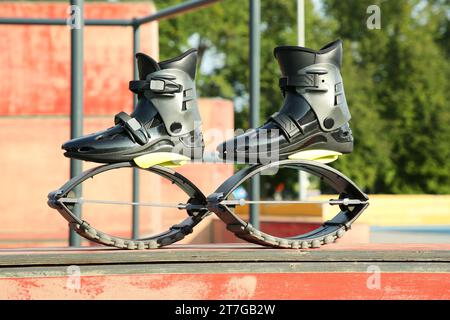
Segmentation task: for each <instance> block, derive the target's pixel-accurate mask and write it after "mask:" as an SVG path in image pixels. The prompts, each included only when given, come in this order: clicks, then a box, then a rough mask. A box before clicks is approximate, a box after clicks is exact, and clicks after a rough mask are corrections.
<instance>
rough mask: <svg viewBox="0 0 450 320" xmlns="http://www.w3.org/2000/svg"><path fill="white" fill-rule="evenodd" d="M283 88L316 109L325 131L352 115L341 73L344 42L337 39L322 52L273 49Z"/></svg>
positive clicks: (333, 128)
mask: <svg viewBox="0 0 450 320" xmlns="http://www.w3.org/2000/svg"><path fill="white" fill-rule="evenodd" d="M274 55H275V58H276V59H277V61H278V64H279V66H280V70H281V73H282V76H281V78H280V88H281V89H282V90H283V91H285V92H286V91H288V92H295V93H296V94H299V95H301V96H302V97H303V98H305V100H306V101H307V102H308V104H309V105H310V106H311V108H312V109H313V111H314V113H315V115H316V116H317V119H318V121H319V124H320V127H321V129H322V130H323V131H333V130H336V129H338V128H339V127H341V126H343V125H344V124H346V123H347V122H348V121H349V120H350V118H351V115H350V111H349V109H348V105H347V101H346V98H345V93H344V84H343V81H342V76H341V72H340V69H341V66H342V42H341V41H340V40H336V41H334V42H331V43H329V44H327V45H326V46H324V47H323V48H322V49H320V50H319V51H315V50H312V49H309V48H304V47H295V46H280V47H276V48H275V50H274Z"/></svg>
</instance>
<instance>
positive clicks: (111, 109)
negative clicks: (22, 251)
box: [0, 0, 450, 247]
mask: <svg viewBox="0 0 450 320" xmlns="http://www.w3.org/2000/svg"><path fill="white" fill-rule="evenodd" d="M181 2H182V1H176V0H154V1H142V0H141V1H123V0H122V1H85V17H86V18H98V19H109V18H133V17H140V16H144V15H148V14H151V13H154V12H156V11H157V10H159V9H163V8H165V7H169V6H172V5H175V4H179V3H181ZM304 2H305V36H306V37H305V43H306V47H309V48H312V49H319V48H320V47H322V46H323V45H325V44H326V43H328V42H330V41H332V40H334V39H336V38H340V39H342V40H343V43H344V59H343V68H342V73H343V74H342V76H343V79H344V83H345V90H346V97H347V101H348V105H349V107H350V111H351V114H352V120H351V121H350V125H351V128H352V130H353V135H354V137H355V149H354V152H353V153H352V154H350V155H346V156H343V157H340V158H339V160H338V161H336V162H333V163H332V164H331V166H333V167H335V168H336V169H338V170H340V171H341V172H342V173H344V174H345V175H346V176H348V177H349V178H351V179H352V180H353V181H354V182H355V183H356V184H357V185H359V186H360V188H361V189H362V190H364V191H365V192H366V193H368V194H369V196H370V199H371V204H370V206H369V208H368V209H367V210H366V212H364V213H363V215H362V216H361V217H360V218H359V220H358V221H357V224H355V226H354V230H353V231H352V232H350V233H348V234H347V235H346V237H344V238H343V239H342V241H349V242H353V243H355V242H410V243H411V242H416V243H426V242H445V243H450V195H449V193H450V161H449V158H450V125H449V124H450V84H449V81H448V79H449V78H450V61H449V55H450V24H449V18H450V2H449V1H448V0H384V1H383V0H379V1H376V0H305V1H304ZM371 5H377V6H378V7H379V8H380V25H379V27H380V28H379V29H378V28H375V29H371V28H368V26H367V20H368V19H369V17H370V16H371V14H372V13H370V12H368V8H369V6H371ZM67 7H68V4H67V1H2V2H0V17H35V18H47V17H48V18H65V17H67ZM248 24H249V4H248V1H241V0H224V1H222V2H219V3H217V4H214V5H211V6H208V7H205V8H202V9H201V10H198V11H195V12H190V13H187V14H183V15H181V16H178V17H174V18H170V19H167V20H162V21H160V22H159V23H157V22H152V23H150V24H148V25H145V26H143V27H142V30H141V33H140V40H141V41H140V42H141V51H142V52H145V53H147V54H149V55H150V56H152V57H154V58H155V59H157V60H164V59H168V58H172V57H174V56H176V55H179V54H180V53H182V52H183V51H185V50H187V49H188V48H191V47H193V48H197V49H198V53H199V63H198V76H197V90H198V94H199V95H200V97H201V100H200V107H201V113H202V118H203V122H204V125H203V127H204V129H205V130H207V129H219V130H221V131H222V132H228V135H229V134H230V132H231V134H232V129H234V128H243V129H248V128H249V122H248V119H249V112H248V110H249V107H248V106H249V47H248V41H249V28H248ZM84 32H85V43H84V60H85V62H84V86H85V94H84V113H85V119H84V133H85V134H86V133H90V132H94V131H98V130H100V129H103V128H106V127H108V126H110V125H111V124H112V122H113V120H112V119H113V115H114V114H116V113H117V112H119V111H122V110H125V111H127V112H130V111H131V110H132V93H131V92H129V91H128V81H129V80H131V78H132V76H133V63H134V61H133V60H132V55H131V52H132V33H131V30H130V28H126V27H118V28H109V27H86V28H85V30H84ZM297 36H298V34H297V1H294V0H270V1H269V0H262V1H261V74H260V79H261V98H260V114H261V119H260V121H261V122H264V121H265V119H267V118H268V117H269V116H270V115H271V114H273V113H274V112H275V111H277V110H278V109H279V107H280V106H281V103H282V95H281V92H280V90H279V87H278V78H279V76H280V72H279V70H278V65H277V63H276V61H275V59H274V57H273V49H274V47H276V46H278V45H296V44H297ZM69 113H70V29H69V28H67V27H65V26H19V25H17V26H12V25H1V26H0V147H1V149H2V156H1V157H0V170H1V172H2V178H1V185H0V195H1V199H2V201H1V203H0V212H1V213H0V247H21V246H55V245H66V244H67V234H68V231H67V225H66V222H65V220H63V219H62V218H61V217H60V216H59V215H58V214H57V213H56V211H54V210H52V209H50V208H48V207H47V205H46V195H47V193H48V192H50V191H51V190H54V189H56V188H58V187H59V186H60V185H62V184H63V183H64V181H66V180H67V179H68V177H69V160H68V159H67V158H64V157H63V155H62V151H61V149H60V146H61V144H62V143H63V142H64V141H66V140H67V139H68V138H69V134H70V131H69ZM219 142H220V141H214V140H213V139H211V140H210V141H206V143H207V144H208V147H207V148H208V149H210V150H214V148H215V146H216V144H217V143H219ZM92 166H93V164H89V163H85V164H84V168H85V169H86V168H90V167H92ZM236 168H237V167H236ZM236 168H235V167H234V166H233V165H226V164H202V165H198V164H197V165H188V166H185V167H183V168H181V169H180V172H181V173H183V174H184V175H186V176H187V177H188V178H190V179H191V180H192V181H193V182H194V183H196V184H198V185H199V187H200V189H201V190H202V191H204V193H205V194H209V193H211V192H213V191H214V190H215V188H216V187H217V186H218V185H220V183H221V182H223V181H224V180H225V179H226V178H227V177H229V176H231V175H232V173H233V172H234V171H235V170H236ZM112 181H114V182H115V183H112ZM96 182H97V181H96ZM170 188H172V187H171V186H170V183H169V182H167V181H163V180H162V179H161V178H158V177H149V178H148V179H147V178H143V179H142V180H141V196H142V198H143V199H149V201H150V200H155V199H156V200H167V201H169V200H171V201H173V200H174V199H176V201H175V202H177V201H178V200H179V201H178V202H180V201H183V197H184V195H183V194H180V193H179V191H177V190H172V189H170ZM246 189H247V188H246V186H243V187H242V188H240V189H239V190H238V192H240V195H239V194H237V195H236V197H240V196H245V195H246V193H247V191H248V190H246ZM85 191H86V192H88V193H89V192H91V194H92V196H96V197H100V198H105V197H110V198H113V199H117V197H123V199H130V198H131V192H132V191H131V173H129V172H120V173H116V174H113V175H111V177H110V178H105V179H100V181H98V182H97V185H96V186H95V187H92V188H89V187H88V188H86V190H85ZM298 192H299V183H298V175H297V174H294V173H292V172H287V171H286V172H284V171H283V172H280V173H279V174H278V175H276V176H273V177H271V176H268V177H264V179H262V184H261V193H262V198H263V199H296V198H297V197H298ZM327 192H328V190H326V189H324V188H323V186H321V185H320V183H319V182H318V181H317V180H316V179H315V178H314V177H309V183H308V189H307V193H308V196H309V197H315V198H321V197H323V198H325V199H327V195H326V194H327ZM86 209H88V208H86ZM332 209H333V208H328V207H325V206H322V205H318V206H313V207H311V206H310V207H308V208H306V207H303V208H302V207H301V206H300V207H290V208H280V207H278V208H277V207H276V206H272V207H270V208H268V207H267V208H265V207H262V208H261V224H262V228H263V230H277V232H278V233H279V235H284V232H285V233H286V234H287V233H290V232H293V233H296V232H297V233H298V232H300V231H302V232H303V231H305V230H306V231H307V230H309V229H311V228H313V227H316V226H318V225H319V224H320V223H321V222H323V221H324V220H327V219H329V218H331V217H332V216H333V210H332ZM119 211H120V212H119ZM122 211H123V212H122ZM147 211H148V212H147ZM147 211H143V212H142V219H141V225H140V232H141V233H142V234H146V233H149V232H152V230H153V229H154V228H155V225H157V226H158V227H161V228H164V227H165V226H170V225H172V224H173V223H174V221H176V220H180V219H181V214H182V213H175V212H171V211H170V212H169V211H167V212H163V211H161V210H159V211H157V212H156V211H154V210H153V211H151V210H147ZM241 211H242V212H241V214H242V215H244V216H245V215H247V211H248V208H242V210H241ZM183 214H184V213H183ZM83 216H84V217H85V218H86V220H87V221H89V222H90V223H91V224H92V225H94V226H96V227H98V228H99V229H102V230H105V231H107V232H111V233H114V234H115V235H121V236H129V233H130V228H131V227H130V225H131V214H130V210H129V208H128V209H113V208H103V209H100V208H98V207H96V209H92V210H91V211H90V210H84V211H83ZM184 241H185V242H231V241H235V239H234V236H233V235H232V234H229V233H227V231H226V230H225V229H224V226H223V223H222V222H220V221H218V220H217V219H215V218H214V217H210V218H209V219H208V221H207V223H204V224H202V225H201V227H199V229H198V230H197V231H196V232H194V234H192V235H190V236H189V237H187V238H186V239H185V240H184ZM84 244H85V245H90V244H89V243H84Z"/></svg>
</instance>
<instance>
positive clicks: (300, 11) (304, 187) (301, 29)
mask: <svg viewBox="0 0 450 320" xmlns="http://www.w3.org/2000/svg"><path fill="white" fill-rule="evenodd" d="M297 44H298V45H299V46H300V47H304V46H305V1H304V0H297ZM298 186H299V188H298V198H299V200H305V199H306V198H307V192H308V174H307V173H306V172H305V171H299V173H298Z"/></svg>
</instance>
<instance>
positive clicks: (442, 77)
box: [325, 0, 450, 193]
mask: <svg viewBox="0 0 450 320" xmlns="http://www.w3.org/2000/svg"><path fill="white" fill-rule="evenodd" d="M373 3H374V1H369V0H367V1H366V0H365V1H361V0H348V1H338V0H325V9H326V12H327V13H328V15H329V16H330V17H331V18H334V20H335V21H336V23H337V29H336V30H335V33H336V34H339V35H340V37H342V38H343V39H344V41H345V43H346V47H347V48H351V50H349V51H347V52H346V56H345V61H344V79H345V83H346V86H347V87H346V90H347V97H348V100H349V105H350V107H351V111H352V113H353V116H354V117H353V118H354V120H353V121H352V127H353V128H354V130H355V132H356V134H355V136H356V139H357V143H356V150H355V152H354V153H353V154H352V155H351V156H349V157H346V158H345V159H343V161H340V162H338V163H337V167H338V168H340V169H343V168H345V171H346V172H349V175H350V176H351V177H353V178H355V180H356V181H357V182H358V183H360V184H363V185H364V184H365V186H366V187H367V188H368V189H369V190H371V191H374V192H380V191H381V192H388V193H390V192H392V193H421V192H426V193H448V192H450V183H449V182H450V180H449V178H450V162H449V161H448V157H449V156H450V148H449V139H450V131H449V128H450V127H449V126H448V124H449V123H450V122H449V116H450V110H449V103H448V101H449V99H450V96H449V90H448V89H449V87H448V81H447V79H448V78H449V62H448V59H445V52H444V51H445V46H447V54H448V44H447V42H448V38H447V42H444V41H442V39H444V38H445V34H447V35H448V20H447V21H446V25H447V29H446V30H445V29H443V28H442V25H443V20H444V19H443V18H442V16H445V13H447V14H448V9H449V8H448V5H447V6H443V5H442V3H440V5H439V6H437V5H436V4H437V2H436V1H419V0H402V1H378V2H375V3H377V4H378V5H379V7H380V9H381V19H382V27H381V29H380V30H369V29H367V28H365V27H364V23H365V19H367V17H368V15H367V14H366V8H367V7H368V6H369V5H371V4H373ZM436 16H440V17H441V19H435V17H436ZM358 26H359V27H358ZM358 141H361V142H360V143H358ZM365 163H366V165H367V168H364V164H365ZM352 168H353V170H351V169H352ZM354 169H356V170H354ZM374 170H375V171H374Z"/></svg>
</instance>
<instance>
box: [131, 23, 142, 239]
mask: <svg viewBox="0 0 450 320" xmlns="http://www.w3.org/2000/svg"><path fill="white" fill-rule="evenodd" d="M139 35H140V32H139V25H138V24H135V25H133V79H135V80H136V79H138V78H139V72H138V68H137V63H136V59H135V57H136V53H138V51H139V44H140V41H139ZM137 100H138V99H137V94H133V107H134V108H136V105H137ZM133 202H134V203H137V202H139V170H138V169H136V168H133ZM132 237H133V239H138V238H139V206H137V205H133V218H132Z"/></svg>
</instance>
